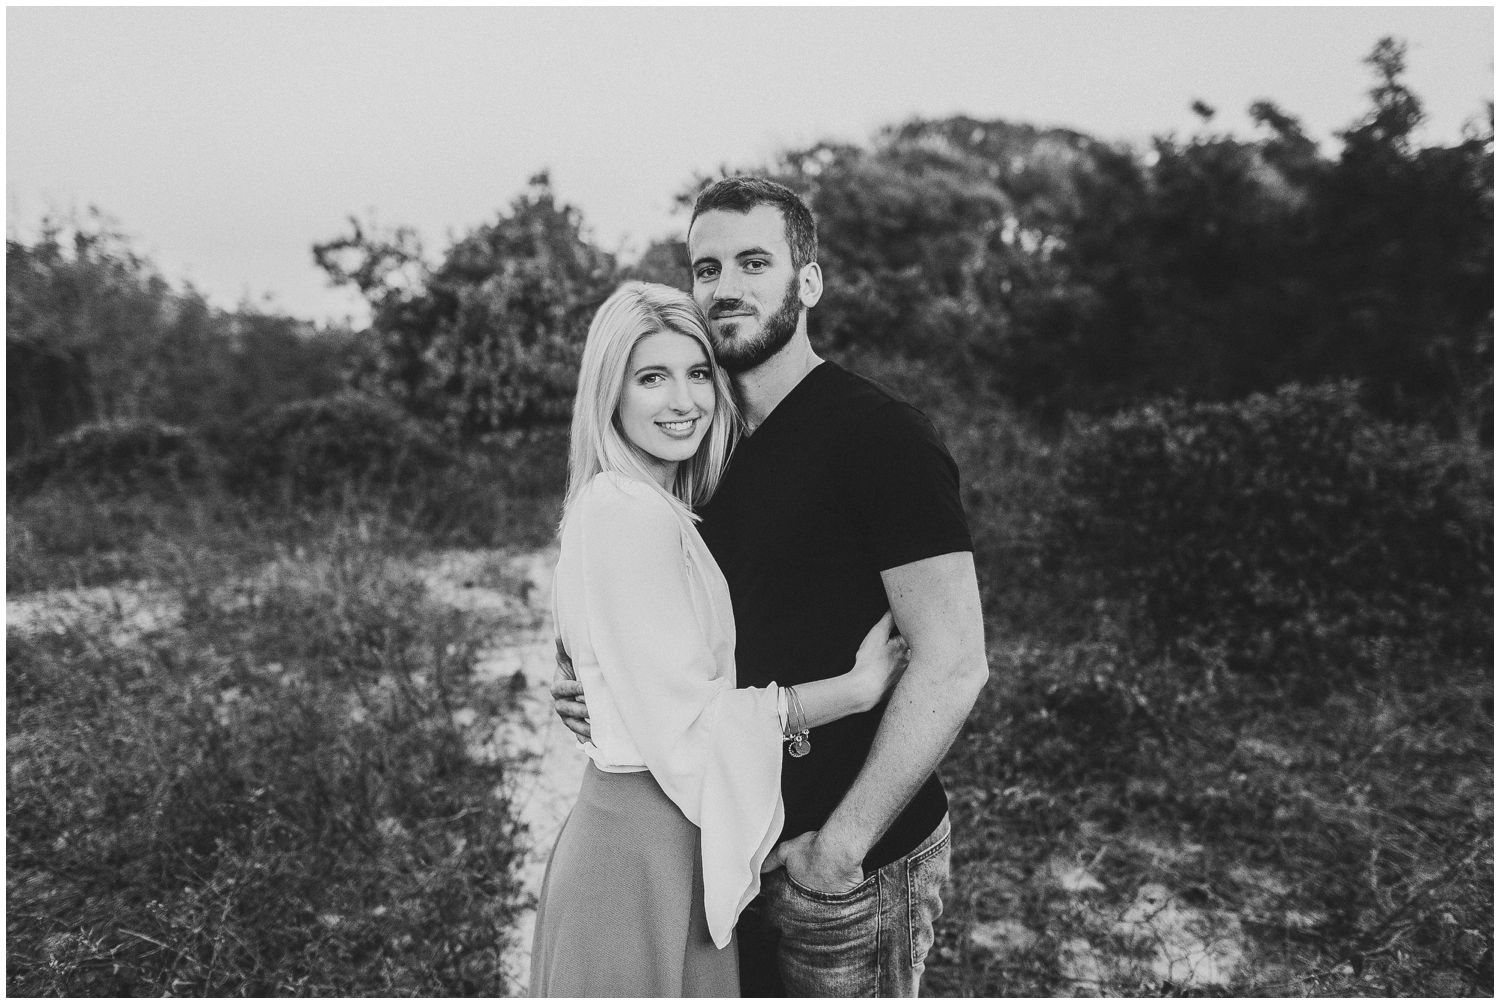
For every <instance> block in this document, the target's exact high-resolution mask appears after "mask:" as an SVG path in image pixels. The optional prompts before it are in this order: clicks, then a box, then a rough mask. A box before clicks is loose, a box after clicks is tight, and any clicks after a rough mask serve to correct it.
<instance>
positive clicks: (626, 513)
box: [576, 471, 678, 532]
mask: <svg viewBox="0 0 1500 1004" xmlns="http://www.w3.org/2000/svg"><path fill="white" fill-rule="evenodd" d="M576 504H577V505H578V506H579V507H580V510H581V511H580V515H582V516H584V517H585V518H586V519H587V520H589V521H590V522H598V521H602V522H605V523H628V524H630V525H631V527H632V528H633V529H636V530H649V529H653V528H654V529H659V530H668V529H670V530H673V531H674V532H675V531H676V529H677V528H678V514H677V512H676V507H675V506H673V504H672V501H671V500H670V499H668V498H667V497H666V496H665V495H664V494H663V493H662V492H661V491H659V490H657V489H656V488H653V487H651V486H650V485H648V484H646V483H645V482H642V481H639V480H637V479H635V478H632V477H630V476H629V475H627V474H621V473H620V472H618V471H601V472H600V473H598V474H595V475H594V477H593V478H592V479H591V480H590V481H589V483H588V485H587V486H586V487H585V488H584V490H583V491H582V492H581V493H580V494H579V496H578V502H577V503H576Z"/></svg>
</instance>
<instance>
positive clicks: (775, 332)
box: [688, 206, 804, 373]
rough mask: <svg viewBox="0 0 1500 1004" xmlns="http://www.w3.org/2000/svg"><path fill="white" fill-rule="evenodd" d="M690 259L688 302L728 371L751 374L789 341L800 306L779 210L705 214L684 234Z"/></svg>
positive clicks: (794, 328) (797, 282)
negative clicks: (705, 319) (703, 321)
mask: <svg viewBox="0 0 1500 1004" xmlns="http://www.w3.org/2000/svg"><path fill="white" fill-rule="evenodd" d="M688 259H689V260H690V261H691V262H692V270H693V299H694V300H696V301H697V303H698V306H699V307H701V308H702V309H703V312H704V313H705V314H707V315H708V327H709V332H710V333H711V334H712V335H713V339H714V348H715V350H716V351H717V354H718V357H719V362H720V364H721V365H722V366H723V367H724V368H725V369H726V370H728V371H729V372H731V373H743V372H745V371H746V370H752V369H754V368H755V367H757V366H759V365H760V364H761V363H763V362H765V361H766V360H767V359H769V358H771V357H772V356H773V355H775V354H776V353H777V352H778V351H780V350H781V348H782V347H783V346H785V345H786V343H787V342H789V341H791V340H792V336H793V335H795V334H796V333H797V322H798V320H799V319H800V318H801V315H802V309H803V306H804V303H803V300H802V297H801V288H800V281H799V276H798V275H797V272H796V270H794V269H793V268H792V252H791V248H790V247H789V246H788V245H787V241H786V225H785V223H784V222H783V220H782V218H781V211H780V210H779V209H777V208H775V207H774V206H756V207H755V208H754V209H751V210H750V211H749V212H748V213H736V212H730V211H727V210H717V209H716V210H711V211H709V212H706V213H704V214H703V215H702V216H699V217H698V218H697V219H696V220H694V221H693V228H692V231H691V232H690V233H689V234H688Z"/></svg>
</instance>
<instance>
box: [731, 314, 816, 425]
mask: <svg viewBox="0 0 1500 1004" xmlns="http://www.w3.org/2000/svg"><path fill="white" fill-rule="evenodd" d="M822 361H823V360H822V359H821V358H820V357H819V356H818V354H817V353H816V352H814V351H813V348H812V343H811V342H809V341H808V340H807V333H806V332H798V333H797V334H795V335H793V336H792V340H791V341H789V342H787V343H786V345H785V346H783V347H782V349H781V351H780V352H777V353H776V354H775V355H774V356H772V357H771V358H770V359H767V360H766V361H765V362H763V363H761V364H760V365H759V366H757V367H755V368H754V369H752V370H746V371H745V372H743V373H738V374H736V375H735V377H734V387H735V390H737V391H739V396H740V410H741V412H742V413H743V414H744V417H745V424H746V425H748V426H749V431H751V432H754V431H755V430H756V429H757V428H759V426H760V424H761V423H762V422H764V421H765V420H766V418H767V416H769V415H770V414H771V412H772V411H775V410H776V406H777V405H778V404H780V403H781V402H782V400H783V399H784V398H785V397H786V396H787V395H788V394H790V393H791V392H792V388H794V387H796V386H797V385H798V384H799V383H801V382H802V378H803V377H805V376H807V374H809V373H811V372H812V371H813V369H814V368H815V367H817V365H818V364H819V363H821V362H822Z"/></svg>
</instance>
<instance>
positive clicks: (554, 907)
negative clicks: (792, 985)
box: [531, 761, 740, 997]
mask: <svg viewBox="0 0 1500 1004" xmlns="http://www.w3.org/2000/svg"><path fill="white" fill-rule="evenodd" d="M735 947H736V946H735V944H734V943H733V942H731V943H730V944H729V945H728V946H727V947H725V948H724V949H722V950H720V949H716V948H714V943H713V941H712V939H710V938H709V935H708V920H707V917H706V915H705V914H704V911H703V858H702V854H701V851H700V847H699V835H698V828H697V827H696V826H694V825H693V824H692V823H690V822H688V821H687V817H685V816H684V815H683V814H682V812H681V811H680V810H679V809H678V808H677V806H676V805H674V804H673V803H672V800H671V799H669V798H668V797H667V796H666V793H665V792H663V791H662V790H661V788H660V786H658V785H657V783H656V781H655V780H654V779H653V778H652V777H651V775H650V774H649V773H646V772H644V771H643V772H641V773H638V774H610V773H607V772H605V771H602V770H600V769H599V768H598V767H595V766H594V764H593V761H590V762H589V763H588V766H587V767H585V768H584V773H583V785H582V787H581V789H580V791H579V793H578V803H577V804H576V805H574V806H573V811H572V812H571V813H569V814H568V819H567V821H566V822H565V823H563V828H562V832H561V833H560V834H558V837H557V846H555V847H554V848H553V849H552V859H551V860H550V861H548V862H547V874H546V877H545V878H544V879H543V880H542V894H541V901H540V903H539V904H538V906H537V912H536V935H535V938H534V939H533V941H532V948H531V996H533V997H738V996H739V995H740V978H739V961H738V958H737V953H736V950H735Z"/></svg>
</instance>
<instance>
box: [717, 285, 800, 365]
mask: <svg viewBox="0 0 1500 1004" xmlns="http://www.w3.org/2000/svg"><path fill="white" fill-rule="evenodd" d="M738 307H739V302H738V301H730V302H725V303H718V304H715V305H714V308H715V309H738ZM801 314H802V298H801V297H800V296H798V295H797V277H796V276H795V275H794V276H792V280H791V282H789V283H787V285H786V295H785V296H783V297H782V298H781V305H780V306H778V307H777V308H776V312H775V313H774V314H772V315H771V316H770V317H768V318H766V321H765V323H764V324H762V325H761V328H760V333H759V335H758V336H756V337H754V338H746V339H743V340H741V339H737V338H735V337H734V334H735V329H736V328H738V327H739V323H738V319H734V320H730V321H728V322H725V323H722V324H720V325H719V327H718V328H717V329H716V330H715V332H714V333H715V338H714V354H715V355H717V356H718V358H719V365H720V366H723V367H724V369H725V370H727V371H728V372H730V373H744V372H746V371H747V370H753V369H755V367H757V366H759V365H760V364H761V363H763V362H765V361H766V360H767V359H770V358H771V357H772V356H774V355H775V354H776V353H778V352H780V351H781V350H782V349H783V348H784V347H785V346H786V343H787V342H789V341H791V340H792V336H793V335H795V334H796V333H797V318H798V317H800V316H801ZM709 317H710V318H712V317H713V311H712V310H711V311H710V312H709Z"/></svg>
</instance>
